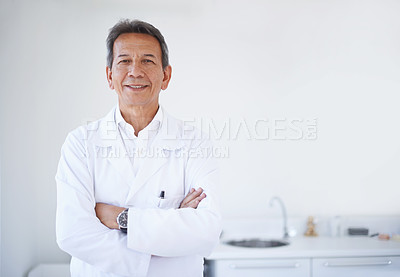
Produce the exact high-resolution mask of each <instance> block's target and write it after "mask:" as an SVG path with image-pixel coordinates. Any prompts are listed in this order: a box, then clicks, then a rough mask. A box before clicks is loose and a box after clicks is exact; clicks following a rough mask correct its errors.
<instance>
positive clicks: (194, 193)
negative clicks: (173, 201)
mask: <svg viewBox="0 0 400 277" xmlns="http://www.w3.org/2000/svg"><path fill="white" fill-rule="evenodd" d="M205 197H206V194H205V193H203V189H202V188H198V190H195V189H193V188H192V189H190V191H189V193H188V195H186V197H185V198H184V199H183V201H182V203H181V204H180V206H179V208H189V207H190V208H195V209H196V208H197V206H198V205H199V203H200V201H201V200H203V199H204V198H205Z"/></svg>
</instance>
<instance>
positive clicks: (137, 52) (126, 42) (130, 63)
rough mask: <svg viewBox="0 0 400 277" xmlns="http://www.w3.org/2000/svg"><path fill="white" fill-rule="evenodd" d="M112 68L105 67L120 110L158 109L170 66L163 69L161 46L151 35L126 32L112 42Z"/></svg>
mask: <svg viewBox="0 0 400 277" xmlns="http://www.w3.org/2000/svg"><path fill="white" fill-rule="evenodd" d="M113 52H114V57H113V65H112V68H111V69H110V68H109V67H107V68H106V71H107V80H108V83H109V86H110V88H111V89H115V91H116V92H117V94H118V101H119V105H120V108H122V109H127V108H128V109H129V108H137V107H139V106H140V108H144V109H157V107H158V96H159V94H160V91H161V89H162V90H165V89H166V88H167V87H168V83H169V80H170V78H171V67H170V66H167V67H166V68H165V69H164V70H163V67H162V58H161V47H160V44H159V42H158V40H157V39H156V38H154V37H152V36H150V35H146V34H136V33H127V34H122V35H120V36H119V37H118V38H117V39H116V40H115V42H114V47H113Z"/></svg>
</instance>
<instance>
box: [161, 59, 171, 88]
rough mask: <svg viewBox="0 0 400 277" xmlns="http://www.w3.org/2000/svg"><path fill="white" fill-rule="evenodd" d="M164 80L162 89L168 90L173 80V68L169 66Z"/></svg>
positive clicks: (165, 70) (165, 71)
mask: <svg viewBox="0 0 400 277" xmlns="http://www.w3.org/2000/svg"><path fill="white" fill-rule="evenodd" d="M163 73H164V78H163V81H162V84H161V89H162V90H166V89H167V87H168V84H169V81H170V80H171V75H172V67H171V66H170V65H168V66H167V67H166V68H165V69H164V70H163Z"/></svg>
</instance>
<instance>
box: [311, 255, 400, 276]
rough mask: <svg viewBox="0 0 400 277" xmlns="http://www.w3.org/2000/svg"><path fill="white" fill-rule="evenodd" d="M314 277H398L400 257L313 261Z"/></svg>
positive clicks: (399, 273)
mask: <svg viewBox="0 0 400 277" xmlns="http://www.w3.org/2000/svg"><path fill="white" fill-rule="evenodd" d="M312 263H313V266H312V267H313V276H314V277H337V276H340V277H365V276H368V277H375V276H376V277H392V276H393V277H398V276H400V257H362V258H361V257H359V258H327V259H313V262H312Z"/></svg>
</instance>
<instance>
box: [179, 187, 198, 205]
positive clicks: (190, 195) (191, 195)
mask: <svg viewBox="0 0 400 277" xmlns="http://www.w3.org/2000/svg"><path fill="white" fill-rule="evenodd" d="M202 193H203V189H202V188H199V189H198V190H195V189H193V188H192V189H191V190H190V192H189V193H188V195H186V197H185V199H183V201H182V204H187V203H189V202H190V201H192V200H193V199H195V198H196V197H198V196H200V195H201V194H202Z"/></svg>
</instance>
